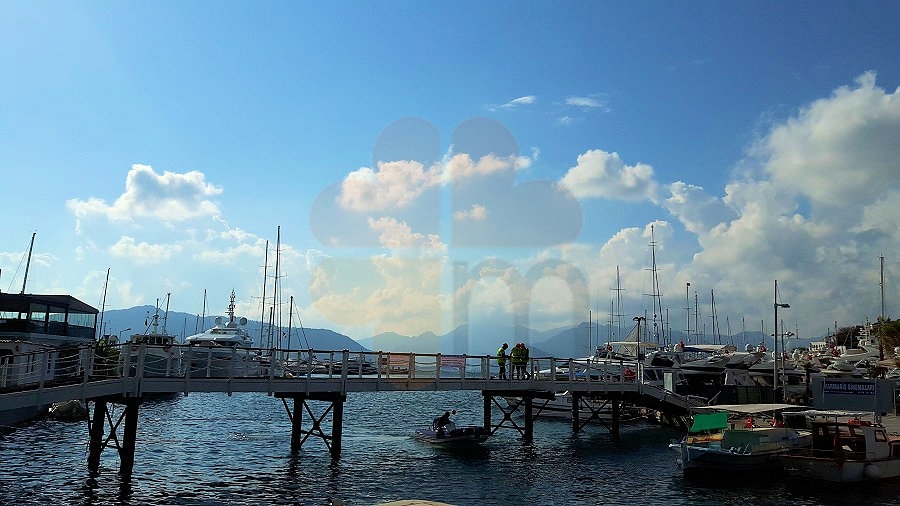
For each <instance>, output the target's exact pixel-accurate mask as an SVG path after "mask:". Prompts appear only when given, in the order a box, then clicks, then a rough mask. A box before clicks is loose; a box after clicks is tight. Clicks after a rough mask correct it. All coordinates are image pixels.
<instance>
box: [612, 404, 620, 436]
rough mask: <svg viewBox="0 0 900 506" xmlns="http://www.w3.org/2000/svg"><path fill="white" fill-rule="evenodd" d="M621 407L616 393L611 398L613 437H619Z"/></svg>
mask: <svg viewBox="0 0 900 506" xmlns="http://www.w3.org/2000/svg"><path fill="white" fill-rule="evenodd" d="M621 408H622V401H621V400H620V399H619V396H618V395H616V396H614V397H613V400H612V435H613V438H615V439H619V411H620V409H621Z"/></svg>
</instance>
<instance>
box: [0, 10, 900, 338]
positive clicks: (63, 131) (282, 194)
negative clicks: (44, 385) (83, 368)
mask: <svg viewBox="0 0 900 506" xmlns="http://www.w3.org/2000/svg"><path fill="white" fill-rule="evenodd" d="M898 50H900V4H898V3H897V2H892V1H864V2H849V1H841V2H834V1H825V2H719V1H691V2H656V1H650V2H619V1H610V2H586V1H576V2H570V1H563V2H537V1H524V2H522V1H517V2H512V1H496V2H487V3H485V2H469V1H459V2H414V1H395V0H387V1H379V2H359V1H336V2H311V1H288V2H277V1H266V2H249V1H216V2H213V1H203V0H200V1H196V2H175V1H154V2H143V1H135V2H112V1H88V2H69V1H63V2H43V1H8V0H6V1H0V213H2V215H3V216H4V218H5V219H4V220H3V221H4V233H3V235H2V240H0V290H2V291H6V292H17V293H18V292H20V291H21V290H22V289H23V282H25V291H26V292H29V293H68V294H72V295H74V296H76V297H78V298H80V299H82V300H84V301H85V302H88V303H89V304H92V305H95V306H96V307H98V309H100V308H104V307H105V308H106V309H124V308H129V307H133V306H137V305H144V304H150V305H154V304H157V301H160V304H164V303H165V302H164V301H165V300H166V298H167V297H168V300H169V304H170V308H171V309H173V310H177V311H184V312H188V313H194V314H200V313H202V312H203V311H204V302H203V301H204V293H206V294H207V308H206V309H205V311H206V313H207V314H210V313H212V314H224V312H225V310H226V308H227V305H228V298H229V296H230V294H231V292H232V290H233V291H234V293H235V296H236V299H237V312H238V314H239V315H243V316H246V317H248V318H251V319H257V320H258V319H261V318H263V317H264V315H267V314H270V313H269V311H270V309H267V308H268V307H272V306H275V307H278V308H279V310H278V311H275V312H274V314H277V315H278V316H277V317H276V320H278V319H281V321H282V324H287V323H288V321H290V322H291V323H292V325H293V326H295V327H296V326H297V325H298V324H299V325H303V326H305V327H309V328H328V329H332V330H335V331H337V332H340V333H343V334H346V335H348V336H350V337H352V338H355V339H364V338H367V337H371V336H373V335H376V334H379V333H382V332H396V333H399V334H402V335H408V336H416V335H419V334H421V333H425V332H434V333H437V334H443V333H446V332H448V331H450V330H452V329H454V328H455V327H457V326H458V325H460V324H463V323H468V324H470V325H487V324H522V325H525V326H528V327H530V328H534V329H537V330H549V329H553V328H558V327H563V326H567V325H573V324H577V323H579V322H583V321H588V320H589V319H590V320H591V321H594V322H600V323H607V322H609V321H613V322H619V321H624V322H625V324H626V325H627V326H630V325H631V324H632V322H633V318H634V317H640V316H646V318H647V319H648V321H651V322H652V321H654V314H656V317H655V321H656V322H658V323H657V325H659V326H664V327H665V328H668V329H671V330H674V331H675V332H678V331H685V330H689V331H690V332H691V333H694V334H696V333H699V334H702V335H701V336H694V337H693V338H692V339H696V340H698V341H703V340H707V339H710V337H711V336H715V335H716V333H719V334H721V335H727V334H736V333H739V332H741V331H743V330H747V331H758V330H762V331H763V332H765V333H766V334H772V333H774V332H776V330H775V323H776V317H775V305H776V304H787V305H789V306H790V307H789V308H781V309H780V310H779V312H778V320H779V327H778V328H779V330H780V331H781V332H782V333H784V332H788V331H790V332H793V333H795V334H796V335H797V336H799V337H812V336H822V335H825V334H827V333H828V332H829V331H830V330H833V329H834V326H835V325H838V326H839V327H844V326H849V325H855V324H861V323H863V322H865V321H866V319H868V320H870V321H874V320H875V319H877V318H878V316H879V315H880V314H881V304H882V303H881V301H882V297H881V293H882V289H883V291H884V306H885V314H886V315H887V316H888V317H891V318H896V317H897V307H898V306H897V303H898V301H900V297H898V295H900V294H898V288H897V283H898V280H900V258H898V253H897V252H898V251H900V59H898V58H897V54H898ZM33 233H36V236H35V240H34V247H33V253H32V256H31V262H30V264H28V262H27V256H28V250H29V244H30V242H31V238H32V234H33ZM882 256H883V263H884V283H883V284H882V283H881V277H880V276H881V272H882V271H881V268H880V266H881V257H882ZM26 265H27V267H28V277H27V281H25V270H26ZM654 267H655V268H654ZM107 272H109V280H108V283H107V282H106V278H107ZM654 274H655V277H654ZM654 279H655V281H654ZM264 284H265V288H264ZM276 286H277V289H276ZM776 287H777V291H776ZM264 289H265V306H264V300H263V292H264ZM104 293H105V303H104ZM655 307H658V308H659V309H655V310H654V308H655ZM291 308H292V309H291ZM289 313H290V314H289ZM265 318H268V316H266V317H265ZM119 330H121V329H118V328H116V322H109V328H108V329H107V332H108V333H112V334H114V333H116V332H117V331H119ZM704 336H705V337H704ZM498 339H502V337H501V336H498Z"/></svg>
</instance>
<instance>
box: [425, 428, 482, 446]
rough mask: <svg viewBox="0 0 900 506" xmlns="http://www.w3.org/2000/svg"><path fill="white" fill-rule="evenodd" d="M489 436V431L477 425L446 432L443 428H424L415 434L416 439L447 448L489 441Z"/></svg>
mask: <svg viewBox="0 0 900 506" xmlns="http://www.w3.org/2000/svg"><path fill="white" fill-rule="evenodd" d="M489 436H490V432H489V431H487V430H486V429H485V428H484V427H480V426H477V425H472V426H469V427H459V428H456V429H452V430H449V431H447V432H446V433H445V432H444V431H442V430H438V431H435V430H432V429H430V428H424V429H419V430H416V434H415V437H416V439H418V440H419V441H423V442H425V443H429V444H432V445H435V446H441V447H445V448H452V447H465V446H474V445H479V444H481V443H483V442H485V441H487V438H488V437H489Z"/></svg>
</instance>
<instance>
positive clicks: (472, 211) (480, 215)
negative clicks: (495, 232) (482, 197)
mask: <svg viewBox="0 0 900 506" xmlns="http://www.w3.org/2000/svg"><path fill="white" fill-rule="evenodd" d="M487 215H488V212H487V209H486V208H485V207H484V206H482V205H479V204H472V207H471V208H469V209H468V210H466V211H456V212H454V213H453V219H454V220H457V221H466V220H473V221H481V220H484V219H485V218H487Z"/></svg>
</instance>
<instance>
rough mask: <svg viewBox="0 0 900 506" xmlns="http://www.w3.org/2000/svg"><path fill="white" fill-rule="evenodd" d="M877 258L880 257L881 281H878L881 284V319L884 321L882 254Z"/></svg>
mask: <svg viewBox="0 0 900 506" xmlns="http://www.w3.org/2000/svg"><path fill="white" fill-rule="evenodd" d="M878 258H879V259H881V281H880V282H879V283H878V284H879V285H881V321H884V255H881V256H880V257H878Z"/></svg>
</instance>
